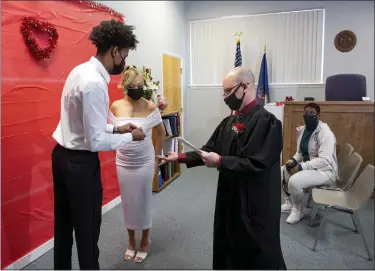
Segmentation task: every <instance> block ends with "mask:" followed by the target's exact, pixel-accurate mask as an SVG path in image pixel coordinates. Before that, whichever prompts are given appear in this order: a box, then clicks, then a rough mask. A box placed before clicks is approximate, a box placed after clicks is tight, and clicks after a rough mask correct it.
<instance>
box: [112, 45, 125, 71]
mask: <svg viewBox="0 0 375 271" xmlns="http://www.w3.org/2000/svg"><path fill="white" fill-rule="evenodd" d="M118 53H119V55H120V56H121V58H122V60H121V62H120V64H118V65H117V64H116V63H115V55H114V53H113V51H112V59H113V66H112V70H110V71H109V74H111V75H118V74H120V73H122V72H123V71H124V68H125V57H123V56H122V55H121V53H120V51H119V52H118Z"/></svg>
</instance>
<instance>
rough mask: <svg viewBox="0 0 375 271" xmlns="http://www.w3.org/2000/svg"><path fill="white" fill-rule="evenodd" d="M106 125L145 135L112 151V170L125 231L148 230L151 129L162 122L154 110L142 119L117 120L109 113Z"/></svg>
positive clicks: (152, 163)
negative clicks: (129, 125)
mask: <svg viewBox="0 0 375 271" xmlns="http://www.w3.org/2000/svg"><path fill="white" fill-rule="evenodd" d="M109 122H110V123H112V124H114V125H117V126H121V125H124V124H127V123H133V124H135V125H137V126H138V127H142V128H143V131H144V132H145V133H146V137H145V139H144V140H143V141H133V142H131V143H129V144H128V145H127V146H126V147H125V148H124V149H119V150H117V151H116V170H117V178H118V182H119V185H120V192H121V200H122V209H123V213H124V222H125V226H126V228H127V229H131V230H138V231H140V230H145V229H149V228H151V226H152V214H151V197H152V180H153V177H154V173H155V172H154V165H155V150H154V146H153V144H152V128H153V127H155V126H156V125H158V124H160V123H161V122H162V119H161V115H160V112H159V110H158V109H157V108H156V109H155V110H154V111H153V112H152V113H150V114H149V115H148V116H147V117H145V118H123V117H118V118H117V117H115V116H114V115H113V114H112V113H109Z"/></svg>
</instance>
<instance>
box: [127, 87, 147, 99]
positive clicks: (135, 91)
mask: <svg viewBox="0 0 375 271" xmlns="http://www.w3.org/2000/svg"><path fill="white" fill-rule="evenodd" d="M142 95H143V87H140V88H129V89H128V97H129V98H130V99H132V100H135V101H136V100H139V99H140V98H142Z"/></svg>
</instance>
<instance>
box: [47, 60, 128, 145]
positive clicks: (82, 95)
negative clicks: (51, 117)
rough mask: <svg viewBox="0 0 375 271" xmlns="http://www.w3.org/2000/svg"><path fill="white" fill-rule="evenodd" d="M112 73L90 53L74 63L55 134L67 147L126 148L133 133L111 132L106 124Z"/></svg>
mask: <svg viewBox="0 0 375 271" xmlns="http://www.w3.org/2000/svg"><path fill="white" fill-rule="evenodd" d="M109 80H110V77H109V74H108V72H107V71H106V69H105V68H104V66H103V64H102V63H100V61H99V60H97V59H96V58H95V57H91V59H90V61H87V62H85V63H83V64H81V65H78V66H77V67H75V68H74V69H73V70H72V71H71V72H70V74H69V76H68V78H67V79H66V82H65V85H64V89H63V92H62V96H61V113H60V122H59V124H58V126H57V128H56V130H55V132H54V133H53V135H52V137H53V138H54V139H55V140H56V141H57V143H59V144H60V145H61V146H63V147H64V148H66V149H70V150H88V151H92V152H98V151H109V150H116V149H118V148H124V147H125V146H126V145H127V144H128V143H130V142H131V141H132V140H133V136H132V134H130V133H128V134H123V135H120V134H112V133H113V125H112V124H107V118H108V108H109V97H108V86H107V84H108V83H109Z"/></svg>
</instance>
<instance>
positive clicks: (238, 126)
mask: <svg viewBox="0 0 375 271" xmlns="http://www.w3.org/2000/svg"><path fill="white" fill-rule="evenodd" d="M232 130H233V131H234V132H235V133H236V134H239V133H242V132H243V131H244V130H245V125H244V124H242V123H235V124H233V126H232Z"/></svg>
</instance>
